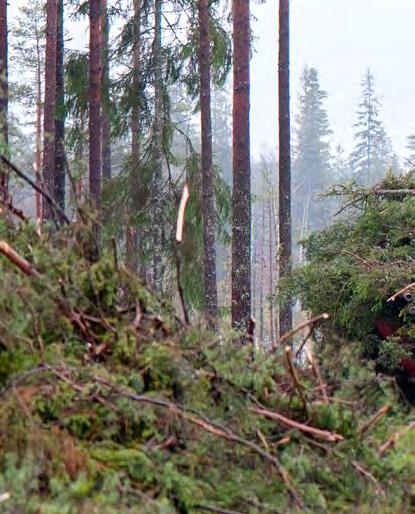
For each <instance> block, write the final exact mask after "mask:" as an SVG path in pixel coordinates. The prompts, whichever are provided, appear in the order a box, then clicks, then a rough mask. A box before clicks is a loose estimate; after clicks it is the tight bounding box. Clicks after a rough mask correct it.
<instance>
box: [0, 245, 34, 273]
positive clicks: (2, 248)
mask: <svg viewBox="0 0 415 514" xmlns="http://www.w3.org/2000/svg"><path fill="white" fill-rule="evenodd" d="M0 253H2V254H3V255H4V256H5V257H6V258H7V259H9V261H10V262H12V263H13V264H14V265H15V266H17V267H18V268H19V269H20V270H21V271H22V272H23V273H24V274H25V275H27V276H28V277H30V276H35V277H36V278H40V273H39V272H38V271H36V270H35V268H34V267H33V266H32V265H31V264H30V262H29V261H27V260H26V259H25V258H24V257H22V256H21V255H19V254H18V253H17V252H16V251H15V250H14V249H13V248H12V247H11V246H10V245H9V244H8V243H6V241H0Z"/></svg>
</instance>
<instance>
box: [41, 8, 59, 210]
mask: <svg viewBox="0 0 415 514" xmlns="http://www.w3.org/2000/svg"><path fill="white" fill-rule="evenodd" d="M57 27H58V1H57V0H48V1H47V4H46V59H45V103H44V115H43V119H44V121H43V138H44V139H43V183H44V187H45V189H46V190H47V191H49V193H50V194H51V195H52V197H54V196H55V181H54V178H55V158H56V157H55V155H56V146H55V117H56V49H57ZM43 217H44V219H46V220H48V219H51V218H52V217H53V212H52V208H51V205H50V204H49V202H48V201H46V199H45V198H43Z"/></svg>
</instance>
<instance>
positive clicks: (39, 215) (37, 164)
mask: <svg viewBox="0 0 415 514" xmlns="http://www.w3.org/2000/svg"><path fill="white" fill-rule="evenodd" d="M35 37H36V59H37V62H36V82H37V84H36V89H37V93H36V158H35V178H36V185H37V186H41V185H42V67H41V57H40V37H41V36H40V34H39V31H38V27H36V36H35ZM36 218H37V219H39V220H41V219H42V218H43V214H42V197H41V196H40V193H39V192H38V191H36Z"/></svg>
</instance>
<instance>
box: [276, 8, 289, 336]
mask: <svg viewBox="0 0 415 514" xmlns="http://www.w3.org/2000/svg"><path fill="white" fill-rule="evenodd" d="M279 27H280V28H279V32H280V34H279V35H280V37H279V60H278V105H279V204H278V205H279V213H278V216H279V278H280V279H281V278H284V277H286V276H288V275H289V274H290V273H291V269H292V262H291V254H292V242H291V237H292V236H291V133H290V2H289V0H280V5H279ZM278 329H279V336H280V337H281V336H282V335H283V334H285V333H287V332H289V331H290V330H291V329H292V302H291V301H288V302H286V303H285V304H284V305H281V307H280V310H279V327H278Z"/></svg>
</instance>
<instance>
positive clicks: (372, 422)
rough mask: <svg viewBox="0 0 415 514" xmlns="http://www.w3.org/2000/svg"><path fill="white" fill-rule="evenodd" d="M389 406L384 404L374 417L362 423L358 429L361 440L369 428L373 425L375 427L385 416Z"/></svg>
mask: <svg viewBox="0 0 415 514" xmlns="http://www.w3.org/2000/svg"><path fill="white" fill-rule="evenodd" d="M390 407H391V406H390V405H388V404H386V405H384V406H383V407H381V408H380V409H379V410H378V411H377V412H376V413H375V414H374V416H372V417H371V418H370V419H369V421H367V422H366V423H364V424H363V425H362V426H361V427H360V428H359V429H358V433H359V435H360V437H361V438H362V439H363V437H364V436H365V434H366V432H367V431H368V430H369V428H371V427H373V426H374V425H376V424H377V423H378V421H379V420H380V419H381V418H382V417H383V416H385V415H386V414H387V413H388V412H389V410H390Z"/></svg>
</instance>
